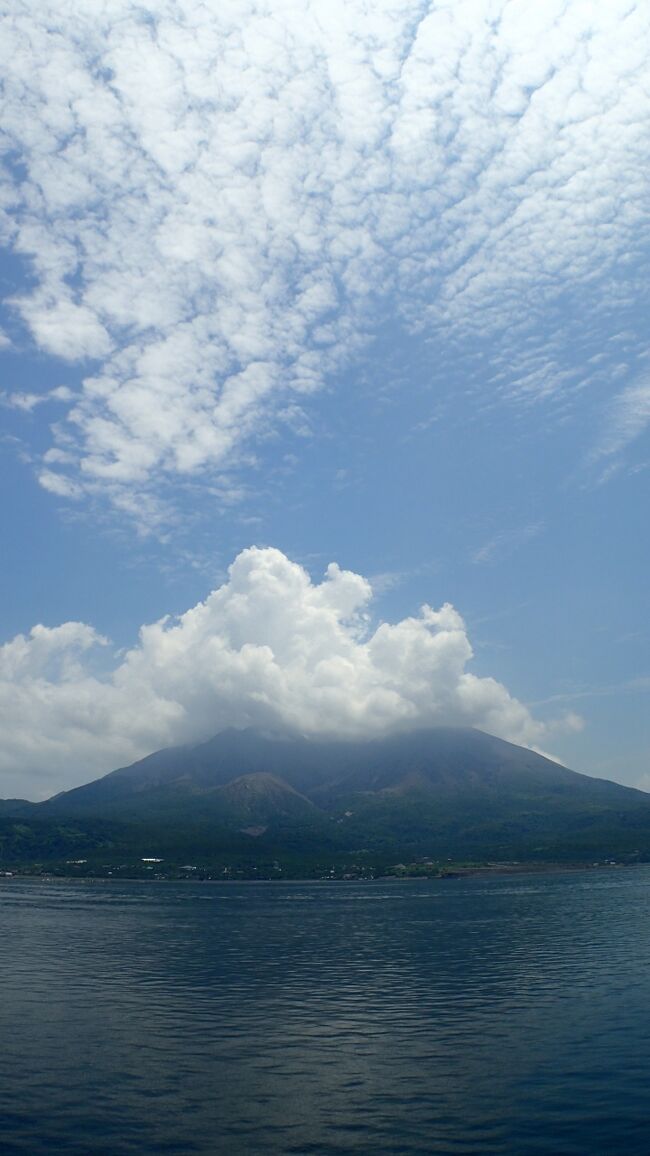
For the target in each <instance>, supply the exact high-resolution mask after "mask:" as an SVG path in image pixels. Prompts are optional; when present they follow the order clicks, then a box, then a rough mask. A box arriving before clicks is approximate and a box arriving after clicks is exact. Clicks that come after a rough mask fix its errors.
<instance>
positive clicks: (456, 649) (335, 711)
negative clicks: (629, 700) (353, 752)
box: [0, 548, 547, 797]
mask: <svg viewBox="0 0 650 1156" xmlns="http://www.w3.org/2000/svg"><path fill="white" fill-rule="evenodd" d="M371 595H372V591H371V587H370V584H369V583H368V582H367V581H366V579H365V578H363V577H361V576H360V575H358V574H354V573H352V572H350V571H346V570H340V569H339V567H338V566H336V565H334V564H332V565H330V566H329V567H328V569H327V572H326V575H325V578H324V580H323V581H322V582H321V583H320V584H317V583H314V582H312V581H311V579H310V577H309V575H308V574H307V573H306V571H305V570H304V569H302V567H300V566H298V565H297V564H295V563H293V562H291V561H289V559H288V558H286V557H285V555H284V554H282V553H281V552H280V551H279V550H275V549H271V548H265V549H257V548H251V549H248V550H245V551H243V553H241V554H240V555H239V556H238V557H237V559H236V560H235V562H234V563H233V565H232V566H231V567H230V570H229V574H228V579H227V581H226V582H224V584H223V585H222V586H220V587H219V588H218V589H216V590H214V591H213V592H212V593H211V594H210V595H209V597H208V598H207V599H206V600H205V602H201V603H199V604H198V605H197V606H195V607H193V608H192V609H191V610H188V611H186V612H185V613H184V614H182V615H181V616H180V617H178V618H176V619H163V620H162V621H160V622H156V623H152V624H150V625H148V626H143V627H142V629H141V631H140V636H139V639H138V642H137V644H136V645H135V646H133V647H132V648H131V649H129V650H128V651H126V652H123V653H121V654H120V655H118V656H117V657H116V664H115V666H114V669H113V670H112V671H110V672H109V673H106V674H103V675H100V674H99V673H97V670H96V667H95V665H94V662H93V652H94V648H95V647H96V646H97V645H102V646H104V647H105V646H106V639H104V638H102V637H101V636H100V635H98V634H97V633H96V632H95V631H94V630H93V628H92V627H90V626H87V625H85V624H83V623H80V622H68V623H65V624H64V625H62V626H59V627H55V628H53V629H48V628H46V627H44V626H36V627H34V629H33V630H32V631H31V633H30V634H29V635H28V636H27V637H25V636H23V635H19V636H18V637H17V638H15V639H13V641H11V642H8V643H7V644H6V645H5V646H3V647H1V648H0V719H1V721H2V734H3V742H2V752H1V754H0V772H1V775H2V778H0V795H2V796H5V797H6V796H9V795H19V796H20V795H24V794H29V793H32V792H38V793H40V794H48V793H51V792H52V791H54V790H56V789H58V788H60V787H61V786H72V785H75V784H77V783H79V782H84V781H87V780H88V779H90V778H92V777H93V776H95V775H97V774H100V773H103V772H105V771H108V770H110V769H112V768H113V767H115V766H117V765H119V764H122V763H125V762H129V761H131V760H134V759H136V758H138V757H139V756H142V755H144V754H146V753H148V752H149V751H151V750H153V749H156V748H159V747H162V746H165V745H168V744H170V743H179V742H188V741H194V740H196V741H198V740H200V739H203V738H207V737H208V736H210V735H211V734H213V733H216V732H217V731H219V730H221V729H223V728H224V727H227V726H233V725H234V726H239V727H242V726H248V725H253V726H267V727H268V726H273V727H289V728H293V729H296V730H298V731H300V732H302V733H305V734H308V735H346V736H359V737H360V736H364V735H379V734H383V733H385V732H388V731H392V730H399V729H411V728H414V727H418V726H427V725H435V724H441V723H455V724H460V725H467V726H477V727H479V728H483V729H485V730H487V731H489V732H491V733H493V734H497V735H501V736H502V737H504V738H507V739H510V740H512V741H514V742H520V743H524V744H527V745H536V744H537V743H538V742H540V741H541V740H542V739H543V736H544V734H545V733H546V729H547V728H545V726H544V725H543V724H542V723H540V722H538V721H536V720H535V719H534V718H533V717H532V716H531V714H530V713H529V711H528V710H527V708H526V707H525V706H524V705H523V704H522V703H520V702H518V701H517V699H515V698H513V697H512V696H511V695H510V694H509V693H508V691H507V690H506V688H505V687H504V686H503V685H502V684H501V683H499V682H497V681H496V680H495V679H492V678H479V677H477V676H476V675H475V674H473V673H471V672H470V671H468V670H467V666H468V663H469V662H470V660H471V658H472V648H471V645H470V642H469V640H468V637H467V633H466V630H465V625H464V623H463V620H462V618H461V616H460V615H459V614H458V613H457V611H456V610H454V608H453V607H452V606H450V605H448V604H447V605H445V606H443V607H442V608H441V609H440V610H432V609H431V608H430V607H429V606H424V607H422V609H421V611H420V613H419V614H418V615H417V616H415V617H413V618H405V619H403V620H402V621H401V622H397V623H394V624H390V623H387V622H382V623H380V624H379V625H378V626H373V625H371V623H370V619H369V617H368V604H369V602H370V599H371Z"/></svg>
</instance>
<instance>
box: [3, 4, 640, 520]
mask: <svg viewBox="0 0 650 1156" xmlns="http://www.w3.org/2000/svg"><path fill="white" fill-rule="evenodd" d="M649 51H650V24H649V22H648V19H647V7H646V5H644V4H641V3H634V2H633V0H632V2H630V0H609V2H608V3H607V4H601V5H596V4H592V3H572V4H568V5H567V4H566V3H565V2H564V0H547V2H545V3H544V4H537V5H530V4H529V5H525V4H521V3H519V2H518V0H430V2H429V3H424V4H422V3H421V0H401V2H400V3H397V4H395V3H393V2H392V0H390V2H385V0H379V2H378V3H375V4H374V5H372V6H370V7H369V6H368V5H367V4H366V3H365V2H364V0H346V3H345V4H343V3H339V2H337V0H327V2H323V3H319V2H316V3H312V2H311V0H282V2H277V0H264V2H263V3H258V2H257V0H255V2H253V0H237V2H236V3H232V2H229V0H223V2H220V3H207V4H199V3H197V2H196V0H173V2H172V0H147V2H146V3H143V4H135V3H133V2H132V0H105V2H104V3H102V4H98V3H97V2H96V0H77V3H75V4H74V5H72V4H69V5H63V6H62V5H60V4H54V3H52V2H51V0H43V2H41V3H39V4H38V5H33V6H31V7H30V6H26V5H15V6H13V10H12V12H10V13H9V14H8V16H7V18H6V20H5V24H4V29H3V40H2V47H1V48H0V60H1V66H2V74H3V85H4V88H3V97H4V109H3V132H4V140H5V142H6V143H7V146H8V167H7V177H8V181H7V186H6V192H5V195H4V200H3V201H2V203H0V210H1V209H2V205H4V207H5V208H6V210H7V215H6V217H5V219H4V220H5V226H4V236H5V238H6V240H7V242H8V243H10V244H11V245H12V246H13V247H14V249H15V251H16V252H17V253H18V254H19V255H21V256H23V257H24V258H26V259H28V261H29V265H30V268H31V270H32V272H33V274H34V281H33V283H32V285H31V287H30V288H28V289H25V290H23V291H21V292H20V293H18V294H17V295H16V297H15V300H14V305H15V308H16V310H17V311H18V313H19V314H20V316H21V317H22V319H23V321H24V322H25V323H26V324H27V326H28V327H29V329H30V331H31V333H32V335H33V338H34V339H35V341H36V343H37V344H38V346H39V347H40V348H41V349H42V350H44V351H46V352H48V353H50V354H55V355H57V356H59V357H63V358H67V359H71V360H81V361H85V360H86V359H91V362H92V363H94V365H93V367H92V372H90V373H89V375H88V376H87V378H86V380H85V382H84V385H83V388H82V391H81V393H80V394H79V396H78V397H77V398H76V400H75V402H74V404H73V405H72V407H71V408H70V410H69V415H68V420H67V421H63V422H61V423H59V424H58V426H57V427H56V431H55V440H56V444H55V445H54V446H53V447H52V448H51V449H50V450H49V452H48V453H46V455H45V462H44V465H43V469H42V472H41V481H42V483H43V485H44V486H45V487H46V488H49V489H50V490H52V491H53V492H55V493H57V494H69V495H75V494H76V495H79V494H81V493H83V492H84V490H89V489H90V490H94V491H101V492H107V493H108V494H109V495H111V496H112V497H113V499H114V500H115V501H116V502H118V504H119V505H120V506H121V508H122V509H126V508H129V509H131V510H133V509H134V508H136V509H137V510H139V511H140V516H141V517H145V518H147V517H148V518H151V517H153V516H154V513H152V511H153V510H154V504H153V502H150V503H149V504H148V505H146V506H145V505H143V504H142V503H138V504H135V503H133V502H129V501H128V499H127V498H125V497H124V495H125V493H126V494H128V495H132V494H133V492H134V491H137V492H139V493H142V492H143V491H145V490H147V489H149V490H151V489H155V487H156V485H157V484H158V483H159V482H160V480H161V478H163V477H165V476H168V475H172V476H175V477H178V476H179V475H182V476H185V475H197V474H200V473H201V472H205V471H212V470H214V469H215V468H219V467H220V466H223V465H224V463H227V462H228V461H229V460H230V459H231V458H232V454H233V451H236V450H237V449H238V448H239V447H241V445H242V443H243V442H244V441H245V440H246V439H247V438H249V437H250V436H251V435H253V434H254V433H255V431H256V430H257V429H258V428H259V426H260V421H261V419H262V418H264V420H265V422H267V421H268V420H269V418H270V416H272V413H273V410H274V408H275V407H277V406H282V405H286V399H287V396H288V395H290V394H294V395H295V394H296V393H298V394H305V393H309V392H310V391H312V390H314V389H315V388H317V387H318V386H319V385H320V384H321V383H322V381H323V377H324V375H326V374H327V373H328V372H329V371H330V370H331V369H332V368H333V367H334V366H335V365H337V364H339V363H340V360H341V359H342V358H343V359H345V358H346V357H347V356H348V355H349V353H350V350H351V349H352V348H353V347H354V345H355V342H356V340H357V337H358V334H359V319H360V316H361V315H362V313H363V310H364V303H365V302H366V301H367V299H368V294H369V293H371V294H372V295H373V297H372V299H373V302H374V310H375V323H376V315H377V310H378V304H377V296H378V294H379V296H384V297H386V298H389V299H390V300H391V301H392V305H391V308H392V309H394V310H397V309H402V310H403V311H405V315H406V316H407V317H408V318H409V320H410V321H416V322H417V324H418V325H420V326H425V327H429V328H430V329H431V330H432V331H435V332H436V333H437V335H438V337H440V334H441V333H443V334H444V333H445V332H448V331H451V330H453V332H454V333H455V335H456V337H457V336H458V334H459V332H463V331H464V332H467V331H468V330H472V331H473V332H474V334H476V333H479V334H480V333H484V332H488V331H492V330H494V329H495V328H496V329H499V330H500V331H502V332H503V333H504V334H505V338H504V340H506V342H507V340H509V337H508V335H510V336H511V335H512V333H513V332H515V331H516V332H517V333H519V335H520V336H521V334H522V332H524V331H525V332H528V331H529V330H530V328H531V326H532V328H533V330H534V329H535V319H537V320H538V321H539V318H540V317H543V318H544V324H543V326H539V332H538V333H537V337H536V338H534V339H533V340H532V343H531V342H528V341H520V342H519V351H518V353H517V355H516V357H515V356H514V355H513V354H512V351H510V352H509V353H508V356H504V358H503V364H504V365H507V366H508V370H507V374H505V376H504V372H500V371H499V366H498V365H496V366H495V367H493V371H492V379H491V380H490V382H489V385H488V381H487V378H489V376H490V375H489V374H487V375H486V381H485V382H484V384H485V386H486V388H489V389H490V390H491V392H492V393H505V394H508V395H512V394H516V395H521V394H523V395H525V396H527V397H530V396H532V397H536V396H540V395H544V396H546V395H548V394H549V393H552V392H553V391H554V390H556V389H560V388H563V389H564V388H566V387H567V382H568V378H570V377H571V374H570V373H568V371H567V368H566V365H564V366H563V358H566V357H569V354H570V352H571V350H572V349H573V343H574V339H575V334H574V333H573V331H571V329H570V327H571V324H572V322H571V320H570V318H571V309H568V308H567V304H566V303H567V301H568V300H569V301H570V302H571V303H572V305H571V308H572V309H573V310H574V312H575V311H577V312H578V313H579V312H580V309H581V308H582V306H581V304H580V302H581V300H582V298H583V297H585V294H586V295H587V297H588V301H587V304H586V305H585V306H584V308H585V309H586V315H588V317H589V321H590V324H595V323H596V322H595V320H594V310H596V311H598V310H600V311H601V312H603V311H604V313H607V310H610V312H611V316H612V318H613V320H610V321H609V322H608V323H607V324H603V321H602V317H600V318H599V320H598V324H597V328H598V332H599V335H600V337H601V345H605V344H606V342H607V340H608V339H610V338H611V340H612V341H613V340H614V339H615V338H616V337H617V326H618V328H619V329H620V328H621V321H620V316H619V313H620V309H622V308H623V306H622V305H621V302H623V303H624V302H625V301H628V300H631V299H634V298H636V297H637V296H638V284H637V280H636V270H637V266H638V261H639V254H641V253H642V252H643V249H644V246H645V245H646V244H647V214H645V204H646V196H647V194H646V186H647V171H648V164H649V162H650V146H649V144H648V135H647V131H646V122H647V91H646V85H645V76H646V68H647V59H648V53H649ZM594 279H596V280H597V282H598V291H597V292H594V293H592V287H593V284H594ZM590 294H591V296H590ZM585 300H586V297H585ZM558 306H559V308H560V312H559V313H558V314H554V313H553V308H554V307H558ZM617 311H618V312H617ZM567 327H568V328H567ZM542 330H543V335H542V336H540V334H541V333H542ZM552 332H553V334H554V340H556V339H557V340H556V345H557V347H556V348H554V347H553V342H552V341H551V337H550V335H551V333H552ZM619 336H620V335H619ZM558 343H559V345H558ZM616 348H618V347H616ZM558 349H559V352H558ZM567 351H569V352H567ZM629 356H630V354H629V351H627V352H626V357H627V361H628V362H629ZM621 358H622V360H623V361H624V362H625V357H623V356H622V355H620V356H619V361H620V360H621ZM569 360H570V358H569ZM586 372H587V369H585V370H584V371H582V376H581V377H580V382H582V384H584V382H583V381H582V378H583V377H584V374H585V373H586ZM593 372H594V373H595V372H596V371H595V370H593ZM609 377H610V378H611V373H610V375H609ZM580 382H576V384H580ZM143 510H146V511H147V513H146V514H144V515H143Z"/></svg>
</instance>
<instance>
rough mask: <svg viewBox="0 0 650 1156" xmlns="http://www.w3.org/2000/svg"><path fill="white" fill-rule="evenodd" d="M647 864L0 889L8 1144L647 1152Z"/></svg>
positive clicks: (0, 1008) (19, 1147)
mask: <svg viewBox="0 0 650 1156" xmlns="http://www.w3.org/2000/svg"><path fill="white" fill-rule="evenodd" d="M649 1126H650V869H645V868H639V869H634V870H632V869H618V870H611V871H593V872H587V871H585V872H577V873H567V874H562V875H546V876H514V877H499V878H477V877H474V878H470V879H464V880H448V881H435V882H426V881H423V882H416V883H413V882H411V883H400V882H390V883H383V882H374V883H363V884H361V883H318V884H317V883H314V884H275V883H270V884H253V885H247V884H236V883H232V884H211V883H206V884H200V883H187V884H173V883H161V884H158V885H156V884H152V883H149V884H138V883H132V884H121V883H91V882H89V883H83V882H76V883H70V884H67V883H61V882H53V883H46V882H36V881H20V880H6V881H4V880H3V881H2V882H1V883H0V1151H1V1152H2V1156H14V1154H16V1153H25V1154H28V1156H45V1154H47V1156H50V1154H51V1153H66V1154H67V1153H69V1154H71V1156H72V1154H75V1156H77V1154H78V1156H89V1154H90V1153H99V1154H104V1156H122V1154H126V1153H138V1154H141V1156H148V1154H152V1156H153V1154H154V1153H155V1154H156V1156H158V1154H159V1153H173V1154H183V1156H186V1154H191V1153H200V1154H201V1156H213V1154H215V1153H224V1154H228V1156H231V1154H232V1156H239V1154H246V1156H249V1154H251V1156H254V1154H257V1153H259V1154H260V1156H261V1154H264V1156H274V1154H279V1153H299V1154H303V1153H305V1154H307V1153H309V1154H318V1156H330V1154H332V1156H333V1154H338V1153H349V1152H355V1153H364V1154H365V1153H368V1154H369V1156H370V1154H372V1156H374V1154H376V1153H391V1154H396V1153H400V1154H402V1153H404V1154H407V1153H450V1154H452V1153H453V1154H461V1153H472V1154H477V1156H478V1154H480V1156H486V1154H492V1153H494V1154H506V1153H507V1154H513V1156H514V1154H516V1156H525V1154H527V1153H548V1154H549V1156H550V1154H552V1156H569V1154H571V1153H580V1154H583V1156H587V1154H588V1156H598V1154H601V1153H602V1154H603V1156H604V1154H607V1156H614V1154H617V1153H626V1154H631V1153H632V1154H634V1153H643V1154H644V1156H645V1154H646V1153H648V1152H650V1127H649Z"/></svg>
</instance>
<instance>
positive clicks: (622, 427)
mask: <svg viewBox="0 0 650 1156" xmlns="http://www.w3.org/2000/svg"><path fill="white" fill-rule="evenodd" d="M648 425H650V383H649V382H640V383H637V384H635V385H631V386H628V388H627V389H624V390H623V391H622V392H621V393H620V394H619V395H618V396H617V397H616V398H615V399H614V401H613V403H612V405H611V407H610V410H609V414H608V420H607V428H606V430H605V432H604V433H603V436H602V438H601V440H600V443H599V445H598V447H597V449H596V451H595V454H594V457H595V458H596V459H598V458H603V457H613V456H616V455H618V454H620V453H621V452H622V451H623V450H624V449H625V448H626V446H628V445H629V444H630V442H632V441H634V440H635V438H638V437H640V435H641V434H642V433H643V432H644V431H645V430H646V428H647V427H648Z"/></svg>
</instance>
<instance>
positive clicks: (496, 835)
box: [0, 727, 650, 862]
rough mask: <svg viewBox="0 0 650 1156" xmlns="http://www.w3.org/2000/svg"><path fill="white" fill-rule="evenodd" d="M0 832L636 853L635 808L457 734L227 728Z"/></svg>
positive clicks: (37, 808) (558, 770)
mask: <svg viewBox="0 0 650 1156" xmlns="http://www.w3.org/2000/svg"><path fill="white" fill-rule="evenodd" d="M0 819H3V820H4V830H5V842H6V843H7V847H8V846H9V843H10V842H11V837H10V834H8V833H10V831H11V824H12V822H13V824H14V827H15V826H16V824H18V825H20V824H21V823H22V824H23V825H24V824H26V825H27V828H28V829H29V830H31V831H32V832H34V831H35V830H36V829H37V828H38V827H39V826H41V825H42V828H43V830H47V831H51V830H53V829H54V830H56V829H58V830H59V831H63V832H65V831H66V830H67V831H68V833H69V832H70V831H72V832H73V833H74V832H75V831H77V832H81V834H82V837H83V833H84V832H86V831H87V830H88V829H89V828H88V826H87V825H88V824H91V825H92V824H100V825H102V824H103V825H108V826H107V827H106V831H107V832H108V834H107V835H106V838H107V839H108V842H107V843H106V841H105V840H104V843H103V844H102V846H103V847H104V850H103V855H104V857H105V856H106V853H107V849H108V848H109V847H110V846H115V847H117V848H126V847H128V848H130V849H131V851H133V850H134V849H135V850H137V851H139V852H140V853H141V854H145V853H146V852H147V851H151V849H152V848H154V849H155V852H156V854H157V855H164V856H165V858H169V859H172V860H175V861H178V857H179V856H180V857H181V858H182V859H187V858H188V857H189V858H190V859H191V860H194V859H196V858H197V857H198V858H199V859H202V860H203V861H204V862H214V861H216V860H218V861H228V857H229V856H230V857H231V858H232V857H233V856H234V857H235V859H237V857H239V858H240V859H241V858H242V857H243V858H244V859H246V860H247V861H257V860H259V861H263V860H265V859H269V857H270V858H271V859H274V858H275V859H277V858H281V857H282V856H283V855H286V854H287V853H289V854H290V855H292V856H294V857H295V856H296V855H297V856H299V857H300V856H302V858H303V859H304V860H305V861H309V862H313V861H315V860H318V859H322V858H323V857H325V858H327V857H332V856H335V857H337V856H338V857H340V856H341V855H348V856H350V855H352V856H353V857H357V858H358V856H359V855H364V856H369V857H370V858H369V859H368V862H370V861H374V860H376V859H380V860H382V861H384V862H386V861H390V860H392V861H396V860H397V859H398V858H407V859H413V858H414V857H417V856H426V857H428V858H432V859H435V860H443V859H444V860H447V859H453V860H454V861H459V860H467V859H475V858H477V857H478V858H480V857H485V856H487V857H491V858H498V859H520V860H521V859H547V860H548V859H554V858H557V859H568V858H569V859H577V860H581V859H585V858H593V857H596V858H603V857H607V856H611V855H624V856H627V857H632V858H639V857H644V856H645V855H646V854H650V797H649V796H648V795H646V794H644V793H643V792H640V791H636V790H633V789H631V788H628V787H624V786H621V785H619V784H617V783H613V782H608V781H606V780H602V779H594V778H591V777H589V776H586V775H581V774H577V773H576V772H574V771H571V770H569V769H567V768H566V767H563V766H561V765H559V764H558V763H555V762H552V761H551V760H549V759H547V758H544V757H543V756H542V755H539V754H536V753H535V752H533V751H530V750H528V749H526V748H522V747H518V746H515V745H514V744H512V743H508V742H505V741H504V740H502V739H498V738H495V737H494V736H491V735H487V734H484V733H482V732H480V731H476V730H473V729H469V728H456V727H436V728H428V729H422V730H419V731H416V732H410V733H407V734H402V735H392V736H390V737H388V738H381V739H373V740H357V741H352V740H347V741H344V740H341V741H335V740H313V739H305V738H303V737H302V736H297V735H289V734H277V733H276V734H273V733H268V732H266V733H265V732H261V731H257V730H253V729H245V730H236V729H228V730H225V731H223V732H221V733H220V734H218V735H216V736H214V737H213V738H212V739H210V740H209V741H207V742H204V743H200V744H197V745H188V746H180V747H174V748H168V749H165V750H161V751H158V752H156V753H155V754H152V755H150V756H148V757H147V758H145V759H142V760H140V761H139V762H136V763H134V764H132V765H131V766H128V767H122V768H120V769H118V770H116V771H113V772H112V773H111V774H109V775H106V776H104V777H103V778H101V779H98V780H96V781H94V782H91V783H88V784H86V785H85V786H82V787H78V788H75V789H74V790H71V791H67V792H63V793H61V794H59V795H57V796H55V797H53V798H52V799H49V800H47V801H46V802H43V803H40V804H20V803H19V802H17V801H15V800H14V801H11V802H6V803H5V804H4V805H3V806H2V807H0ZM75 824H76V826H75ZM57 825H58V828H57ZM93 829H94V828H93ZM102 831H104V827H102ZM30 838H31V836H30ZM82 841H83V839H82ZM91 841H92V840H91ZM73 842H74V839H73ZM14 843H15V839H14ZM12 845H13V844H12ZM77 845H79V841H77ZM30 848H31V850H30V855H31V857H32V858H33V857H34V856H33V854H32V851H33V844H30ZM62 853H64V852H62ZM10 857H11V855H10V854H9V853H8V850H7V848H6V849H5V858H10Z"/></svg>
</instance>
